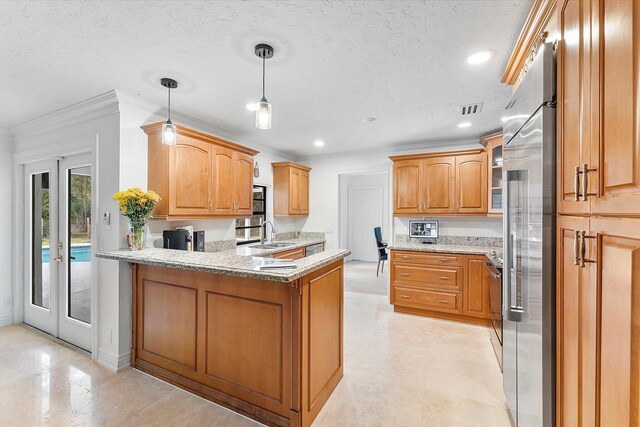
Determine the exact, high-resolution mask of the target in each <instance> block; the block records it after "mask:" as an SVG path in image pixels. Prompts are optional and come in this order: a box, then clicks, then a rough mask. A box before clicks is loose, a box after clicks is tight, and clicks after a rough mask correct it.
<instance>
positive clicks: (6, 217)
mask: <svg viewBox="0 0 640 427" xmlns="http://www.w3.org/2000/svg"><path fill="white" fill-rule="evenodd" d="M12 154H13V137H12V135H11V133H10V132H9V130H8V129H3V128H0V196H1V197H2V203H0V235H2V236H4V239H5V240H4V241H3V244H2V245H0V327H2V326H7V325H10V324H12V323H13V265H12V262H11V260H12V243H13V209H12V208H13V206H12V203H11V202H10V201H11V199H12V197H13V157H12Z"/></svg>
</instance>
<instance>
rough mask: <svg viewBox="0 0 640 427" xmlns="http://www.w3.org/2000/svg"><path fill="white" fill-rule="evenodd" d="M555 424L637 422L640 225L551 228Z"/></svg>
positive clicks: (583, 221) (616, 222)
mask: <svg viewBox="0 0 640 427" xmlns="http://www.w3.org/2000/svg"><path fill="white" fill-rule="evenodd" d="M557 234H558V238H557V256H558V271H557V274H558V277H557V285H558V286H557V299H558V300H557V324H558V337H557V346H558V352H557V355H558V356H557V357H558V372H557V389H558V424H559V425H564V426H573V425H582V426H596V425H602V426H605V425H607V426H608V425H611V426H613V425H615V426H618V425H620V426H622V425H625V426H627V425H638V423H639V422H640V407H639V406H638V402H639V401H640V389H639V388H638V385H637V384H638V378H640V363H638V361H639V360H640V334H639V333H638V325H639V324H640V323H639V321H638V319H640V292H639V291H638V290H639V289H640V274H639V273H638V272H640V220H638V219H624V218H603V217H591V218H586V217H570V216H562V217H560V218H559V220H558V228H557Z"/></svg>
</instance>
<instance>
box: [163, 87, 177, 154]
mask: <svg viewBox="0 0 640 427" xmlns="http://www.w3.org/2000/svg"><path fill="white" fill-rule="evenodd" d="M160 84H161V85H162V86H164V87H166V88H167V90H168V91H169V100H168V102H167V110H168V116H167V122H166V123H165V124H163V125H162V130H161V132H162V133H161V135H162V143H163V144H164V145H176V140H177V139H178V138H177V137H178V133H177V129H176V126H175V125H174V124H173V123H171V89H175V88H177V87H178V82H177V81H175V80H173V79H169V78H163V79H160Z"/></svg>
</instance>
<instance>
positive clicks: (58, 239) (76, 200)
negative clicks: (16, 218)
mask: <svg viewBox="0 0 640 427" xmlns="http://www.w3.org/2000/svg"><path fill="white" fill-rule="evenodd" d="M91 157H92V156H91V154H90V153H87V154H79V155H74V156H69V157H65V158H62V159H56V160H48V161H42V162H38V163H31V164H28V165H26V166H25V178H24V179H25V187H24V188H25V216H26V217H25V242H26V244H25V258H24V259H25V280H24V286H25V290H24V296H25V298H24V305H25V309H24V321H25V323H27V324H28V325H31V326H33V327H35V328H38V329H40V330H42V331H44V332H46V333H48V334H51V335H53V336H54V337H57V338H60V339H62V340H64V341H67V342H69V343H71V344H74V345H76V346H78V347H80V348H83V349H85V350H87V351H91V342H92V332H91V315H92V313H91V306H92V304H91V302H92V298H93V295H92V286H91V285H92V283H93V270H94V265H93V250H92V247H93V245H92V242H93V238H92V236H93V232H92V229H93V221H92V219H93V215H92V205H93V193H94V191H93V188H94V182H93V181H94V180H93V167H92V160H91Z"/></svg>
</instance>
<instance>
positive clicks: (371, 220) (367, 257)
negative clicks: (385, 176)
mask: <svg viewBox="0 0 640 427" xmlns="http://www.w3.org/2000/svg"><path fill="white" fill-rule="evenodd" d="M348 197H349V200H348V223H347V227H348V240H349V241H348V246H349V249H351V257H352V259H354V260H359V261H372V262H373V261H377V260H378V249H377V245H376V241H375V238H374V236H373V229H374V228H375V227H378V226H380V224H382V212H383V209H384V204H383V190H382V187H378V186H366V187H362V186H353V187H349V190H348Z"/></svg>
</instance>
